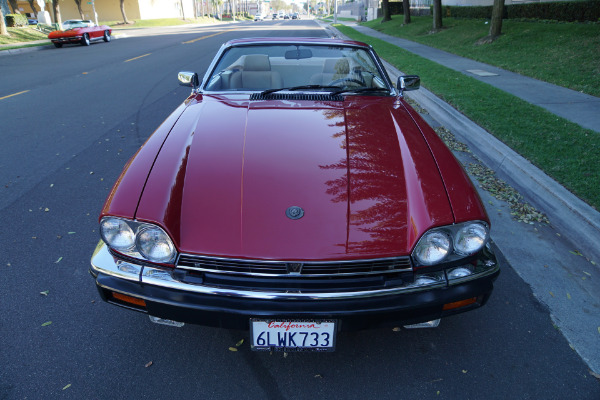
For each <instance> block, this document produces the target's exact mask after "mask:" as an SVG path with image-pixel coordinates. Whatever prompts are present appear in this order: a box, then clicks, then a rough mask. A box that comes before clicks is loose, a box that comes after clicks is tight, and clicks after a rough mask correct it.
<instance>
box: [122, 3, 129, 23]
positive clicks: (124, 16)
mask: <svg viewBox="0 0 600 400" xmlns="http://www.w3.org/2000/svg"><path fill="white" fill-rule="evenodd" d="M121 14H122V15H123V23H125V24H129V23H130V22H129V21H128V20H127V15H125V0H121Z"/></svg>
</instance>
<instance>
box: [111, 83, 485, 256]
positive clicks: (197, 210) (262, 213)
mask: <svg viewBox="0 0 600 400" xmlns="http://www.w3.org/2000/svg"><path fill="white" fill-rule="evenodd" d="M395 101H396V99H395V98H394V97H387V98H381V97H367V96H364V97H362V96H355V97H353V98H351V99H350V100H348V101H344V102H343V103H336V102H320V103H319V102H314V103H307V102H305V101H303V102H297V103H292V102H290V101H286V102H281V101H276V100H272V101H263V102H257V103H252V102H249V101H248V100H247V97H246V98H240V96H239V95H235V94H234V95H231V96H226V95H219V96H207V95H204V96H202V95H197V96H192V97H191V98H190V99H188V102H187V105H186V106H182V107H180V108H179V109H178V110H177V111H176V112H175V113H174V114H173V115H172V116H171V117H169V119H168V120H167V121H166V122H165V123H164V124H163V125H162V126H161V127H160V128H159V129H158V130H157V132H156V133H155V134H154V135H153V136H152V137H151V138H150V139H149V141H148V143H147V144H146V145H145V146H144V147H143V148H142V149H141V150H140V152H139V153H138V154H137V155H136V156H135V157H134V159H133V160H132V161H131V162H130V164H129V165H128V167H127V168H126V170H125V172H124V174H123V175H122V176H121V178H120V179H119V181H118V182H117V184H116V186H115V188H114V189H113V192H112V193H111V196H110V197H109V199H108V200H107V202H106V204H105V207H104V210H103V213H102V216H105V215H116V216H121V217H126V218H136V219H138V220H141V221H147V222H155V223H158V224H159V225H161V226H163V227H164V228H165V229H166V231H167V232H168V233H169V234H170V235H171V237H172V238H173V240H174V243H175V246H176V247H177V248H178V250H179V251H180V252H184V253H192V254H203V255H214V256H228V257H236V258H256V259H282V260H286V259H288V260H292V259H293V260H318V259H321V260H323V259H359V258H373V257H388V256H398V255H407V254H410V252H411V250H412V248H413V247H414V245H415V244H416V241H417V240H418V239H419V237H420V236H421V235H422V234H423V233H424V232H425V231H427V230H428V229H430V228H432V227H435V226H443V225H449V224H452V223H455V222H462V221H466V220H482V221H488V218H487V216H486V214H485V210H484V208H483V206H482V205H481V202H480V200H479V198H478V195H477V194H476V192H475V190H474V188H473V187H472V185H471V183H470V181H469V180H468V178H467V177H466V175H465V173H464V172H463V171H462V169H461V168H460V166H459V165H458V163H457V161H456V160H455V158H454V156H453V155H452V154H451V153H450V151H449V150H448V149H447V148H446V146H445V145H444V144H443V143H442V142H441V140H439V138H438V137H437V135H435V133H434V132H433V131H432V130H431V128H429V127H428V126H427V125H426V124H424V122H423V121H422V120H421V119H420V117H419V116H418V115H417V114H416V113H415V112H414V111H413V110H412V108H411V107H410V106H409V105H408V104H407V103H406V102H404V101H402V102H401V105H400V106H398V105H397V104H396V103H395ZM175 120H177V122H175ZM172 126H173V128H172V129H171V127H172ZM169 129H170V131H169ZM152 165H153V166H152ZM151 166H152V167H151ZM144 182H145V187H144ZM138 202H139V204H138ZM293 205H301V206H302V207H303V208H304V209H305V212H306V214H305V216H304V218H302V219H301V220H298V221H292V220H290V219H288V218H286V216H285V210H286V209H287V208H288V207H290V206H293Z"/></svg>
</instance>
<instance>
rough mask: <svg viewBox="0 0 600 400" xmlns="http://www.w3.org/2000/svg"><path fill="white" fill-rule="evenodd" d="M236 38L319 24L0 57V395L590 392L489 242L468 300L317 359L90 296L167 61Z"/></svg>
mask: <svg viewBox="0 0 600 400" xmlns="http://www.w3.org/2000/svg"><path fill="white" fill-rule="evenodd" d="M247 36H326V33H325V31H323V30H321V29H320V28H319V27H318V25H316V24H315V23H313V22H311V21H306V20H301V21H265V22H260V23H240V24H230V25H222V26H209V27H200V26H198V27H180V28H161V29H147V30H139V31H130V32H128V34H127V37H123V38H120V39H118V40H114V41H112V42H111V43H108V44H106V43H103V42H101V43H97V44H93V45H91V46H90V47H82V46H65V47H63V48H62V49H54V48H51V49H50V48H49V49H45V50H42V51H35V52H31V53H25V54H22V55H16V56H10V57H1V58H0V143H1V145H0V184H1V186H0V193H2V195H1V196H0V226H1V227H2V229H0V400H4V399H25V398H27V399H38V398H43V399H53V398H69V399H108V398H116V399H142V398H148V399H163V398H182V399H191V398H210V399H231V398H236V399H237V398H239V399H255V398H256V399H265V398H269V399H308V398H322V399H327V398H344V399H364V398H368V399H371V398H378V399H388V398H389V399H391V398H393V399H402V398H420V399H427V398H435V399H461V400H463V399H482V398H487V399H563V398H573V399H595V400H597V399H598V398H600V383H599V382H598V381H597V380H596V379H595V378H593V377H592V376H591V375H590V374H589V372H588V368H587V366H586V364H585V363H584V362H583V361H582V360H581V359H580V358H579V356H578V355H577V353H575V352H574V351H573V350H572V349H571V347H570V346H569V344H568V342H567V341H566V340H565V339H564V337H563V335H562V334H561V332H560V331H559V330H558V329H555V328H554V326H553V323H552V321H551V318H550V315H549V311H548V309H547V308H546V307H545V306H543V305H542V304H541V303H539V302H538V301H537V300H536V298H535V297H534V295H533V293H532V290H531V288H530V286H529V285H528V284H526V283H525V282H524V281H523V280H522V279H521V278H520V277H519V276H518V275H517V274H516V273H515V271H514V270H513V268H512V267H511V266H510V265H508V263H507V262H506V260H505V259H504V258H503V257H502V256H501V255H500V259H501V261H502V273H501V275H500V278H499V279H498V281H497V283H496V289H495V292H494V294H493V295H492V298H491V299H490V301H489V302H488V304H487V305H486V306H485V307H483V308H482V309H479V310H477V311H473V312H470V313H466V314H462V315H458V316H454V317H451V318H449V319H447V320H444V321H442V323H441V325H440V327H439V328H437V329H434V330H411V331H408V330H401V331H393V330H391V329H386V330H374V331H364V332H355V333H343V334H341V335H339V336H338V341H337V349H336V352H334V353H330V354H312V353H296V354H288V355H287V356H286V355H284V354H282V353H275V354H268V353H255V352H252V351H250V349H249V346H248V337H247V332H239V331H229V330H222V329H214V328H206V327H201V326H189V325H186V326H184V327H183V328H170V327H166V326H161V325H156V324H152V323H151V322H150V321H149V320H148V318H147V316H145V315H142V314H138V313H134V312H131V311H127V310H123V309H120V308H118V307H115V306H112V305H108V304H105V303H103V302H102V301H101V300H100V298H99V296H98V294H97V292H96V289H95V285H94V282H93V279H92V278H91V277H90V275H89V274H88V269H89V259H90V256H91V253H92V251H93V249H94V247H95V245H96V243H97V241H98V238H99V235H98V226H97V216H98V213H99V211H100V209H101V207H102V204H103V202H104V199H105V198H106V195H107V193H108V191H109V189H110V187H111V186H112V184H113V182H114V180H115V179H116V178H117V176H118V174H119V173H120V171H121V169H122V167H123V165H124V164H125V163H126V162H127V160H128V159H129V157H130V156H131V155H133V153H134V152H135V151H136V150H137V149H138V147H139V146H140V145H141V144H142V143H143V142H144V141H145V140H146V139H147V138H148V136H149V135H150V134H151V133H152V132H153V130H154V129H156V127H157V126H158V125H159V124H160V123H161V122H162V121H163V120H164V119H165V118H166V117H167V116H168V114H169V113H170V112H171V111H172V110H173V109H174V108H175V107H177V105H179V104H180V103H181V102H182V101H183V100H184V99H185V98H186V97H187V95H188V93H189V89H187V88H183V87H180V86H178V83H177V79H176V76H177V72H178V71H181V70H190V71H197V72H199V73H203V72H204V71H205V69H206V68H207V67H208V64H209V62H210V60H211V59H212V57H213V55H214V54H215V52H216V51H217V50H218V48H219V47H220V45H221V44H222V43H223V42H225V41H226V40H229V39H233V38H237V37H247ZM21 92H23V93H21ZM16 93H20V94H17V95H15V96H11V97H6V96H9V95H12V94H16ZM500 250H501V251H502V249H500ZM241 339H245V342H244V344H242V345H241V346H240V347H239V348H237V350H238V351H235V352H234V351H230V350H229V348H230V347H236V343H238V342H239V341H240V340H241Z"/></svg>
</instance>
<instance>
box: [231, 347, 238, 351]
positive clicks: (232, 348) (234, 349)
mask: <svg viewBox="0 0 600 400" xmlns="http://www.w3.org/2000/svg"><path fill="white" fill-rule="evenodd" d="M229 351H237V349H236V348H235V347H230V348H229Z"/></svg>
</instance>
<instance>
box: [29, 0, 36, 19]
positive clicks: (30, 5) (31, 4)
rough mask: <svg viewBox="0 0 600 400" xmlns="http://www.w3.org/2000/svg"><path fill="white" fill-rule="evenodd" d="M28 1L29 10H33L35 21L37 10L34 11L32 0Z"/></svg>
mask: <svg viewBox="0 0 600 400" xmlns="http://www.w3.org/2000/svg"><path fill="white" fill-rule="evenodd" d="M28 1H29V7H31V9H32V10H33V15H34V17H35V19H37V10H36V9H35V4H34V1H33V0H28Z"/></svg>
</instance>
